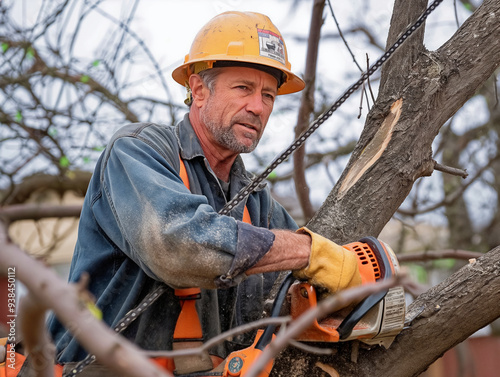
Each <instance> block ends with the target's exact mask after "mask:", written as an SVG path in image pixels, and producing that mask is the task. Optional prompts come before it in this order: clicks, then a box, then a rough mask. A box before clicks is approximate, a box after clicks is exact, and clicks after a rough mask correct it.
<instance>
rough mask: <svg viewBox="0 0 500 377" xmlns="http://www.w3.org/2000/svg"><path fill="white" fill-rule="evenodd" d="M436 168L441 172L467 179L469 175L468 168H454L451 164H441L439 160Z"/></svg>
mask: <svg viewBox="0 0 500 377" xmlns="http://www.w3.org/2000/svg"><path fill="white" fill-rule="evenodd" d="M434 169H435V170H438V171H440V172H443V173H447V174H451V175H456V176H458V177H462V178H463V179H465V178H467V177H468V176H469V173H467V170H465V169H458V168H452V167H450V166H445V165H441V164H440V163H438V162H436V163H435V165H434Z"/></svg>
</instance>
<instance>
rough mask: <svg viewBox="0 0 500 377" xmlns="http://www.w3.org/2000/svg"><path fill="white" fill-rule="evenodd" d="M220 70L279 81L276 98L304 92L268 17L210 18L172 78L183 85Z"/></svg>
mask: <svg viewBox="0 0 500 377" xmlns="http://www.w3.org/2000/svg"><path fill="white" fill-rule="evenodd" d="M218 66H219V67H220V66H246V67H252V68H257V69H261V70H263V71H266V72H268V73H270V74H272V75H274V76H275V77H277V76H279V77H277V79H278V84H279V88H278V94H289V93H294V92H298V91H300V90H302V89H304V86H305V83H304V81H303V80H302V79H301V78H300V77H298V76H297V75H295V74H294V73H293V72H292V71H291V70H290V69H291V64H290V62H289V61H288V54H287V51H286V46H285V42H284V41H283V38H282V36H281V34H280V32H279V30H278V29H277V28H276V26H274V25H273V23H272V22H271V20H270V19H269V17H267V16H265V15H263V14H260V13H254V12H236V11H231V12H225V13H221V14H219V15H217V16H215V17H214V18H212V19H211V20H210V21H209V22H208V23H207V24H206V25H205V26H204V27H203V28H202V29H201V30H200V31H199V32H198V34H197V35H196V37H195V39H194V41H193V44H192V45H191V50H190V51H189V54H187V55H186V57H185V58H184V64H182V65H181V66H180V67H178V68H176V69H175V70H174V71H173V72H172V77H173V78H174V80H175V81H177V82H178V83H179V84H181V85H186V86H187V82H188V79H189V76H190V75H192V74H193V73H198V72H201V71H203V70H205V69H209V68H214V67H218Z"/></svg>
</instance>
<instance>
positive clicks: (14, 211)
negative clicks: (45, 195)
mask: <svg viewBox="0 0 500 377" xmlns="http://www.w3.org/2000/svg"><path fill="white" fill-rule="evenodd" d="M81 210H82V206H81V205H79V204H78V205H39V204H15V205H12V206H7V207H2V208H0V218H2V219H4V221H6V222H13V221H19V220H40V219H43V218H47V217H79V216H80V212H81Z"/></svg>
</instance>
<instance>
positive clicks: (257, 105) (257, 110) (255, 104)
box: [246, 91, 264, 116]
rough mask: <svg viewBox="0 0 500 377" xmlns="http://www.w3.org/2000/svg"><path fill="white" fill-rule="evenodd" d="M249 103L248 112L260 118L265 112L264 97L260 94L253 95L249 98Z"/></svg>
mask: <svg viewBox="0 0 500 377" xmlns="http://www.w3.org/2000/svg"><path fill="white" fill-rule="evenodd" d="M247 98H248V102H247V106H246V110H247V111H248V112H251V113H253V114H254V115H257V116H260V115H261V114H262V113H263V111H264V103H263V101H262V95H261V94H260V93H259V92H257V91H256V92H255V93H252V94H251V95H250V96H248V97H247Z"/></svg>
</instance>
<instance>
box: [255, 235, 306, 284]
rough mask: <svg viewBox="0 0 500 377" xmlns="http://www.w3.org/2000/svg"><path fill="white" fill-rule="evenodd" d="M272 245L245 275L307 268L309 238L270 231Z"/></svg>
mask: <svg viewBox="0 0 500 377" xmlns="http://www.w3.org/2000/svg"><path fill="white" fill-rule="evenodd" d="M272 232H273V233H274V235H275V239H274V243H273V246H272V247H271V249H270V250H269V251H268V252H267V254H266V255H264V256H263V257H262V259H261V260H259V262H257V263H256V264H255V265H254V266H253V267H252V268H250V269H249V270H247V271H246V274H247V275H251V274H258V273H263V272H271V271H286V270H298V269H301V268H304V267H306V266H307V264H308V262H309V254H310V253H311V237H310V236H309V235H308V234H299V233H295V232H291V231H289V230H272Z"/></svg>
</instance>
